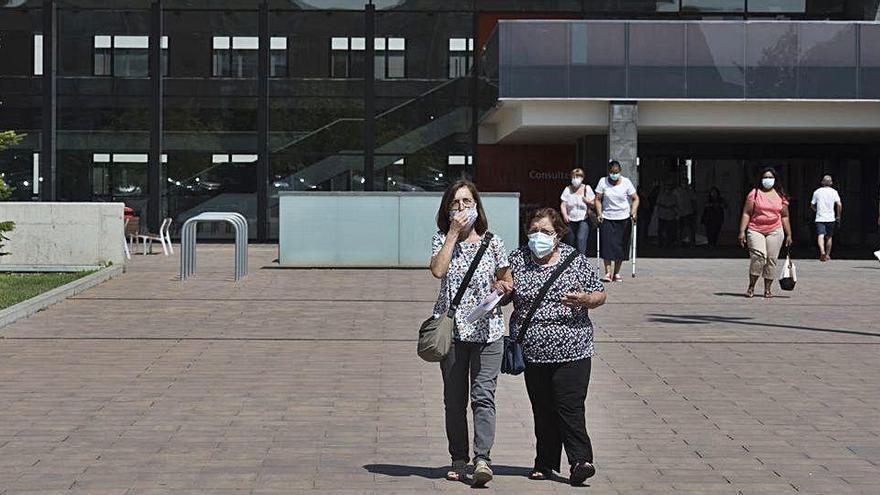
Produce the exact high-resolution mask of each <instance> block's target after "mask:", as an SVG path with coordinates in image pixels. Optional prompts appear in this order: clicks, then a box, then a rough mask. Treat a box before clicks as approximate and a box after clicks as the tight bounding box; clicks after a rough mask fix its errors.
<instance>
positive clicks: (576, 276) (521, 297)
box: [510, 244, 605, 363]
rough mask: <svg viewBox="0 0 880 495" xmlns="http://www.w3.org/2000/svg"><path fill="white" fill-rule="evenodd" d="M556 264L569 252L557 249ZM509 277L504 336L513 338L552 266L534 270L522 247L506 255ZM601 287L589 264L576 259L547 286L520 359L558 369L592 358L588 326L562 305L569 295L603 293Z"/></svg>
mask: <svg viewBox="0 0 880 495" xmlns="http://www.w3.org/2000/svg"><path fill="white" fill-rule="evenodd" d="M559 251H560V252H559V263H562V261H563V260H564V259H566V258H567V257H568V255H569V254H571V252H572V251H573V248H572V247H570V246H568V245H566V244H560V245H559ZM510 267H511V271H512V272H513V290H514V293H513V315H512V316H511V318H510V335H512V336H514V337H516V336H517V335H518V333H519V329H520V327H522V323H523V320H524V319H525V317H526V314H527V313H528V312H529V309H530V308H531V307H532V303H533V302H534V300H535V297H537V295H538V292H539V291H540V290H541V287H543V286H544V283H545V282H546V281H547V280H548V279H549V278H550V275H551V274H552V273H553V271H554V270H555V269H556V265H555V264H554V265H539V264H537V263H536V262H535V261H534V260H533V259H532V254H531V252H530V251H529V249H528V248H527V247H523V248H520V249H517V250H516V251H514V252H512V253H510ZM604 291H605V286H603V285H602V282H601V281H600V280H599V277H598V275H596V270H595V268H594V267H593V265H592V263H590V260H589V259H588V258H587V257H586V256H584V255H582V254H581V255H578V257H577V258H575V259H574V261H572V263H571V265H569V266H568V267H567V268H566V269H565V271H564V272H562V274H561V275H560V276H559V278H558V279H556V281H555V282H554V283H553V286H552V287H551V288H550V290H549V291H548V292H547V296H546V297H545V298H544V301H543V302H542V303H541V306H540V307H539V308H538V310H537V311H536V312H535V316H534V317H533V318H532V324H531V325H530V326H529V328H528V330H526V335H525V338H524V339H523V354H524V356H525V359H526V361H528V362H530V363H563V362H567V361H577V360H579V359H584V358H588V357H592V356H593V323H592V322H591V321H590V316H589V314H588V311H587V309H586V308H577V309H575V308H570V307H568V306H565V305H564V304H562V298H563V296H564V295H565V294H567V293H569V292H588V293H589V292H604Z"/></svg>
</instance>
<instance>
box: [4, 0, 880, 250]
mask: <svg viewBox="0 0 880 495" xmlns="http://www.w3.org/2000/svg"><path fill="white" fill-rule="evenodd" d="M365 3H366V2H364V1H363V0H297V1H290V0H161V1H156V0H113V1H110V0H14V1H7V2H2V1H0V41H2V42H0V60H3V63H2V64H0V101H2V107H0V109H2V111H0V129H4V130H5V129H13V130H16V131H19V132H21V133H24V134H26V136H25V138H24V140H23V142H22V143H21V144H20V145H18V146H16V147H15V148H14V149H11V150H7V151H5V152H2V153H0V173H2V174H4V177H5V179H6V180H7V181H8V182H9V183H10V184H11V185H12V186H13V187H14V188H15V189H14V198H15V199H18V200H30V199H36V198H39V197H41V196H42V197H43V198H44V199H46V198H49V197H54V198H55V199H57V200H64V201H123V202H125V203H126V204H127V205H128V206H131V207H133V208H134V209H135V210H136V212H137V214H138V215H139V216H141V217H143V218H148V219H161V218H164V217H171V218H172V219H174V223H173V228H172V232H176V228H177V227H179V226H180V225H182V223H183V222H184V221H185V220H186V219H187V218H189V217H190V216H192V215H195V214H197V213H199V212H202V211H210V210H232V211H238V212H240V213H242V214H243V215H244V216H245V217H246V218H247V219H248V221H249V222H250V223H251V229H250V232H251V233H252V235H253V236H254V237H256V238H259V239H261V240H267V239H271V238H274V237H276V236H277V216H278V213H277V195H278V192H279V191H284V190H306V191H309V190H314V191H332V190H364V189H377V190H404V191H420V190H440V189H443V188H444V187H445V186H446V184H448V183H449V181H451V180H454V179H456V178H458V177H461V176H465V177H472V176H474V174H475V167H476V163H477V162H478V161H479V160H478V157H477V142H476V124H477V122H478V121H479V119H480V118H481V117H482V115H483V114H484V113H485V111H487V110H488V109H489V108H491V107H492V106H493V105H494V104H495V98H496V96H498V95H499V93H500V95H501V96H514V95H517V96H534V95H536V94H538V93H540V96H553V97H565V96H571V97H586V98H589V97H596V98H614V97H619V96H624V95H625V96H629V97H633V98H649V97H658V98H679V97H688V98H691V97H700V98H714V97H719V98H738V97H741V95H743V94H746V95H748V96H749V97H758V98H774V97H779V95H783V96H785V97H789V96H790V95H794V96H795V97H797V98H880V89H878V88H880V58H878V55H877V50H873V49H871V47H873V46H878V43H880V28H878V27H877V26H876V25H873V24H834V25H831V26H832V27H828V28H826V27H822V26H817V25H812V24H786V23H779V22H776V21H775V20H773V19H775V18H776V17H780V16H781V17H784V18H789V19H837V20H846V19H851V20H864V19H868V18H871V19H873V16H874V15H876V8H875V9H874V10H873V11H872V10H871V5H873V4H872V3H871V2H868V1H851V0H808V1H804V0H748V1H747V2H746V1H745V0H443V1H440V0H376V1H375V2H373V3H374V4H375V9H376V11H375V15H374V19H373V26H374V31H375V33H374V38H372V40H370V39H368V38H367V32H366V31H365V21H366V13H365V10H364V9H365V7H364V4H365ZM874 3H876V2H874ZM529 16H534V17H545V18H546V17H561V18H567V19H572V18H573V19H592V20H593V21H591V22H589V23H558V22H534V23H531V24H528V25H525V24H518V23H511V24H509V25H510V26H512V25H517V26H521V27H518V28H517V29H521V30H520V31H517V32H515V33H514V32H511V33H508V34H509V36H502V38H501V39H500V40H499V39H498V38H494V37H492V36H490V33H491V32H492V29H493V26H494V25H495V23H496V22H497V20H498V19H501V18H505V17H529ZM703 17H705V18H712V19H716V18H719V17H720V18H724V19H729V18H733V19H745V18H748V19H757V20H754V21H750V22H749V23H748V24H744V23H741V22H740V23H732V24H726V23H714V22H707V23H700V22H692V23H687V24H682V23H678V24H675V23H673V24H670V23H668V22H665V21H668V20H675V19H679V20H681V19H688V20H697V19H701V18H703ZM621 19H623V20H626V19H642V20H648V21H650V20H654V21H656V22H645V23H639V24H625V23H621V22H619V20H621ZM761 19H764V20H766V22H763V21H761ZM660 21H664V22H660ZM53 26H54V29H53ZM504 29H508V28H507V27H505V28H504ZM499 41H500V44H499ZM370 43H371V46H369V47H368V44H370ZM746 46H747V49H746V48H745V47H746ZM368 48H370V50H368ZM44 51H45V53H48V54H49V55H50V56H51V57H50V59H46V60H44ZM370 52H372V54H373V55H372V59H371V60H367V56H368V53H370ZM489 54H492V55H493V56H488V55H489ZM154 67H155V68H154ZM370 67H372V70H370ZM499 67H500V68H499ZM157 72H158V73H157ZM477 75H479V76H477ZM499 77H500V81H499ZM371 80H372V81H373V85H372V86H373V89H372V95H373V97H372V99H370V100H369V101H370V103H371V105H368V104H367V96H366V95H367V94H368V93H370V91H368V84H367V83H368V82H369V81H371ZM499 82H500V84H499ZM369 107H372V108H373V109H374V111H375V124H374V129H373V132H372V135H374V139H373V140H372V141H370V140H369V139H368V138H369V136H370V134H369V133H368V132H367V126H366V121H365V110H366V108H369ZM160 110H161V111H160ZM44 136H45V139H44ZM368 141H369V142H368ZM47 150H48V151H47ZM47 152H48V156H44V153H47ZM368 152H372V155H373V171H374V182H373V183H372V184H366V180H367V179H366V173H365V163H366V158H365V157H366V156H369V154H370V153H368ZM50 165H51V167H50ZM44 173H48V174H50V175H49V176H48V177H43V175H44ZM44 179H45V180H44ZM43 184H49V187H42V186H43ZM49 192H51V193H53V194H51V195H50V194H48V193H49ZM141 223H142V224H144V223H147V222H141ZM210 228H213V227H210ZM205 235H214V236H216V237H220V238H225V237H230V236H231V233H230V232H227V231H226V230H225V229H221V230H217V231H210V232H206V233H205Z"/></svg>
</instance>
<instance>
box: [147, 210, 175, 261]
mask: <svg viewBox="0 0 880 495" xmlns="http://www.w3.org/2000/svg"><path fill="white" fill-rule="evenodd" d="M171 221H172V220H171V219H170V218H166V219H165V220H162V225H161V226H159V233H158V234H141V235H139V236H138V239H140V241H141V242H142V243H143V246H144V249H143V251H144V255H146V254H147V244H149V246H150V247H149V253H150V254H153V241H159V243H160V244H162V253H164V254H165V256H168V254H169V253H170V254H174V248H173V247H171V235H170V234H169V233H168V231H169V230H170V229H171Z"/></svg>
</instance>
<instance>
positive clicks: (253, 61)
mask: <svg viewBox="0 0 880 495" xmlns="http://www.w3.org/2000/svg"><path fill="white" fill-rule="evenodd" d="M258 62H259V56H258V51H257V50H232V77H237V78H239V79H252V78H256V77H257V63H258Z"/></svg>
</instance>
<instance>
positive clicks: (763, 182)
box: [761, 177, 776, 189]
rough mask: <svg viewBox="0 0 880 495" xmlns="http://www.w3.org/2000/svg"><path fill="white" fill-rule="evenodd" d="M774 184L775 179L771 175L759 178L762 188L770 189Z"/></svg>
mask: <svg viewBox="0 0 880 495" xmlns="http://www.w3.org/2000/svg"><path fill="white" fill-rule="evenodd" d="M775 184H776V179H774V178H773V177H765V178H763V179H761V185H762V186H764V189H772V188H773V186H774V185H775Z"/></svg>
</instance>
